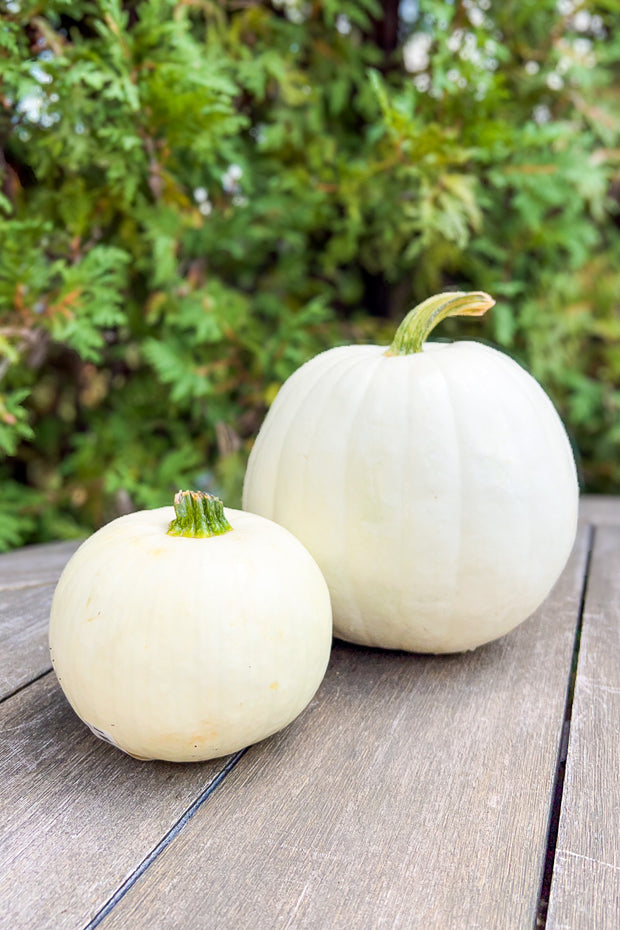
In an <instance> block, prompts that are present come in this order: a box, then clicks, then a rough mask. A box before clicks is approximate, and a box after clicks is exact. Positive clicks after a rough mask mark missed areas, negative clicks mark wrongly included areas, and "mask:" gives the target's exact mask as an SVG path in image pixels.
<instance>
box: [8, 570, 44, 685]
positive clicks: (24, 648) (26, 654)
mask: <svg viewBox="0 0 620 930" xmlns="http://www.w3.org/2000/svg"><path fill="white" fill-rule="evenodd" d="M53 593H54V585H53V584H45V585H41V586H32V587H26V588H18V589H14V590H10V589H8V590H4V591H0V700H3V699H4V698H5V697H6V696H7V695H8V694H12V693H13V692H14V691H16V690H17V689H18V688H21V687H22V686H23V685H25V684H27V683H28V682H29V681H32V680H33V679H34V678H37V676H39V675H41V674H42V673H43V672H46V671H48V670H49V669H50V668H51V667H52V663H51V661H50V654H49V647H48V641H47V629H48V622H49V613H50V605H51V603H52V596H53Z"/></svg>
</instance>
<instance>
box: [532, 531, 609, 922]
mask: <svg viewBox="0 0 620 930" xmlns="http://www.w3.org/2000/svg"><path fill="white" fill-rule="evenodd" d="M618 927H620V528H600V529H598V530H597V531H596V538H595V545H594V550H593V555H592V564H591V567H590V573H589V580H588V589H587V596H586V601H585V609H584V617H583V629H582V634H581V646H580V651H579V663H578V667H577V678H576V682H575V697H574V702H573V712H572V718H571V731H570V742H569V751H568V758H567V763H566V776H565V782H564V794H563V799H562V813H561V817H560V827H559V833H558V842H557V848H556V854H555V864H554V873H553V882H552V885H551V900H550V904H549V914H548V920H547V928H548V930H564V928H570V930H592V928H596V930H617V928H618Z"/></svg>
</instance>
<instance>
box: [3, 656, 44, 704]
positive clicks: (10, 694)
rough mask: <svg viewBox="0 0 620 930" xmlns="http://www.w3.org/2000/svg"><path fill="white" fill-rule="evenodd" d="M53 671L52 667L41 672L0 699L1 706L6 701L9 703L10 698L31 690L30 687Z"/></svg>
mask: <svg viewBox="0 0 620 930" xmlns="http://www.w3.org/2000/svg"><path fill="white" fill-rule="evenodd" d="M51 671H52V666H51V665H50V666H49V668H46V669H44V670H43V671H42V672H39V674H38V675H35V676H34V678H30V679H29V680H28V681H25V682H24V683H23V684H22V685H19V686H18V687H17V688H14V689H13V690H12V691H9V693H8V694H4V695H2V696H1V697H0V704H4V702H5V701H8V700H9V698H13V697H15V695H16V694H19V693H20V692H21V691H25V689H26V688H29V687H30V685H33V684H34V683H35V682H36V681H40V680H41V678H45V676H46V675H49V673H50V672H51Z"/></svg>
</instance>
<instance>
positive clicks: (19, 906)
mask: <svg viewBox="0 0 620 930" xmlns="http://www.w3.org/2000/svg"><path fill="white" fill-rule="evenodd" d="M0 730H1V731H2V734H3V746H2V756H1V758H0V798H1V814H2V816H1V817H0V900H1V901H2V907H1V908H0V927H1V928H3V930H38V928H40V930H51V928H53V930H64V928H71V930H75V928H82V927H84V926H85V924H86V923H88V921H89V920H90V919H92V918H93V917H94V916H95V914H97V912H98V911H99V910H100V908H101V907H102V906H103V905H104V904H105V903H106V902H107V901H108V899H109V898H110V897H111V896H112V895H113V894H114V892H115V891H116V889H117V888H118V887H119V885H121V884H122V882H123V881H124V880H125V879H126V878H127V877H128V876H129V875H130V874H131V873H132V872H133V871H134V870H135V869H136V868H137V867H138V866H139V865H140V863H141V862H142V860H143V859H144V858H145V857H146V856H147V855H148V854H149V853H150V852H151V850H152V849H153V847H154V846H155V845H156V844H157V843H158V842H159V841H160V840H161V839H162V837H164V836H165V835H166V833H167V832H168V831H169V830H170V829H171V828H172V827H174V825H175V823H176V822H177V821H178V820H179V818H180V817H182V816H183V814H184V812H185V811H187V809H188V807H189V806H190V805H191V804H192V803H193V802H194V801H195V800H196V798H198V797H199V796H200V795H201V793H202V792H204V791H205V790H206V789H208V786H209V785H210V784H211V782H212V781H213V779H214V778H216V777H217V776H218V775H219V774H220V773H221V772H222V770H223V769H224V767H225V765H226V760H217V761H213V762H208V763H195V764H193V765H174V764H172V763H163V762H162V763H158V762H151V763H144V762H138V761H136V760H135V759H131V758H130V757H129V756H126V755H124V754H122V753H121V752H119V751H118V750H117V749H114V748H113V747H112V746H109V745H108V744H106V743H103V742H102V741H101V740H98V739H96V738H95V737H94V736H93V735H92V734H91V733H90V731H89V730H88V729H87V728H86V727H85V726H84V724H82V723H81V721H80V720H78V718H77V717H76V716H75V714H74V713H73V711H72V710H71V708H70V707H69V705H68V704H67V702H66V701H65V699H64V697H63V695H62V693H61V691H60V688H59V686H58V684H57V682H56V678H55V676H54V674H53V673H50V674H49V675H46V676H45V677H44V678H42V679H40V680H39V681H37V682H35V683H34V684H32V685H30V687H28V688H26V689H24V690H23V691H21V692H20V693H19V694H17V695H15V696H14V697H12V698H11V699H10V700H8V701H5V702H4V703H3V704H2V705H1V706H0Z"/></svg>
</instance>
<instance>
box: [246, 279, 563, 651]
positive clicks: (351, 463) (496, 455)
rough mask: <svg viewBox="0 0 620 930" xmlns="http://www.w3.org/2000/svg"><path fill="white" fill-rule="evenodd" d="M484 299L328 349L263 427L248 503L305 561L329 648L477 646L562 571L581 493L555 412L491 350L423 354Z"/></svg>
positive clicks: (428, 309) (290, 385)
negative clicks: (320, 602)
mask: <svg viewBox="0 0 620 930" xmlns="http://www.w3.org/2000/svg"><path fill="white" fill-rule="evenodd" d="M493 303H494V301H493V300H492V299H491V298H490V297H489V296H488V295H487V294H482V293H474V294H462V293H456V294H440V295H437V296H435V297H433V298H430V299H429V300H427V301H425V302H424V303H423V304H421V305H420V306H418V307H416V308H414V310H412V311H411V313H410V314H409V315H408V316H407V317H406V318H405V320H404V321H403V323H402V324H401V326H400V328H399V330H398V332H397V334H396V336H395V339H394V342H393V343H392V345H391V346H390V347H389V349H387V350H386V349H385V347H381V346H376V345H362V346H344V347H340V348H335V349H331V350H329V351H327V352H323V353H322V354H320V355H318V356H317V357H316V358H314V359H312V360H311V361H310V362H308V363H306V364H305V365H304V366H302V367H301V368H300V369H299V370H298V371H297V372H295V373H294V374H293V375H292V376H291V378H289V380H288V381H287V382H286V383H285V384H284V385H283V387H282V388H281V390H280V392H279V394H278V395H277V397H276V399H275V401H274V403H273V405H272V407H271V409H270V411H269V413H268V415H267V417H266V419H265V422H264V424H263V426H262V428H261V430H260V432H259V435H258V437H257V440H256V443H255V445H254V448H253V450H252V453H251V455H250V459H249V463H248V468H247V472H246V478H245V486H244V497H243V506H244V508H245V509H247V510H250V511H253V512H255V513H258V514H262V515H263V516H266V517H269V518H270V519H272V520H275V521H277V522H278V523H280V524H282V525H283V526H285V527H287V529H289V530H290V531H291V532H292V533H294V534H295V535H296V536H297V537H298V538H299V539H300V540H301V541H302V542H303V544H304V545H305V546H306V547H307V548H308V550H309V551H310V553H311V554H312V555H313V556H314V558H315V559H316V561H317V563H318V564H319V566H320V568H321V569H322V571H323V574H324V575H325V578H326V579H327V583H328V585H329V589H330V593H331V599H332V608H333V611H334V632H335V634H336V635H337V636H339V637H340V638H342V639H345V640H349V641H351V642H354V643H362V644H366V645H370V646H382V647H385V648H390V649H404V650H410V651H414V652H433V653H441V652H455V651H461V650H465V649H473V648H475V647H476V646H479V645H480V644H482V643H485V642H488V641H490V640H492V639H495V638H497V637H499V636H502V635H503V634H505V633H507V632H508V631H509V630H511V629H512V628H513V627H515V626H516V625H517V624H519V623H521V621H523V620H525V619H526V618H527V617H528V616H529V615H530V614H531V613H532V612H533V611H534V610H535V609H536V608H537V607H538V606H539V605H540V604H541V602H542V601H543V600H544V599H545V597H546V595H547V594H548V593H549V591H550V589H551V587H552V586H553V584H554V582H555V581H556V579H557V578H558V576H559V574H560V573H561V571H562V569H563V567H564V565H565V563H566V560H567V558H568V555H569V553H570V551H571V548H572V545H573V542H574V538H575V531H576V524H577V506H578V485H577V478H576V470H575V463H574V459H573V454H572V451H571V447H570V444H569V441H568V439H567V436H566V433H565V431H564V427H563V426H562V423H561V421H560V419H559V417H558V415H557V413H556V411H555V409H554V407H553V405H552V404H551V401H550V400H549V398H548V397H547V395H546V394H545V393H544V391H543V390H542V388H541V387H540V386H539V384H538V383H537V382H536V381H535V380H534V379H533V378H532V377H531V376H530V375H529V374H527V372H525V371H524V370H523V369H522V368H521V367H520V366H519V365H518V364H517V363H516V362H514V361H512V360H511V359H510V358H508V357H507V356H506V355H504V354H503V353H501V352H499V351H497V350H495V349H492V348H490V347H488V346H486V345H482V344H479V343H475V342H466V341H463V342H456V343H430V344H424V340H425V339H426V337H427V335H428V334H429V333H430V331H431V329H432V328H433V326H434V325H435V324H436V323H437V322H439V320H441V319H444V318H445V317H446V316H456V315H463V314H471V315H480V314H481V313H484V312H485V311H486V310H487V309H488V308H489V307H490V306H492V305H493Z"/></svg>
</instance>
